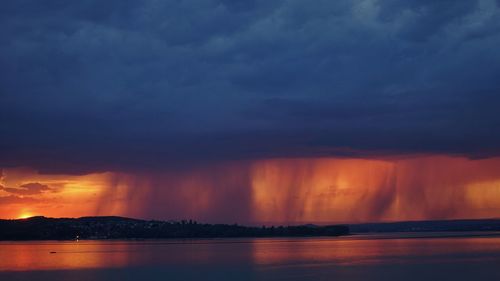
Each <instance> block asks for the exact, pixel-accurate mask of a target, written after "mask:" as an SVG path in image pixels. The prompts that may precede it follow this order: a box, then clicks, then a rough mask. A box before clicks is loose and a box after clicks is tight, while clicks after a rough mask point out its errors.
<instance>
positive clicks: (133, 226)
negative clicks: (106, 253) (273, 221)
mask: <svg viewBox="0 0 500 281" xmlns="http://www.w3.org/2000/svg"><path fill="white" fill-rule="evenodd" d="M346 234H349V228H348V227H347V226H345V225H332V226H320V227H318V226H314V227H313V226H306V225H303V226H279V227H247V226H240V225H236V224H234V225H228V224H201V223H198V222H196V221H192V220H189V221H178V222H172V221H168V222H167V221H156V220H139V219H131V218H124V217H82V218H46V217H32V218H27V219H18V220H0V240H74V239H165V238H217V237H288V236H295V237H298V236H304V237H305V236H339V235H346Z"/></svg>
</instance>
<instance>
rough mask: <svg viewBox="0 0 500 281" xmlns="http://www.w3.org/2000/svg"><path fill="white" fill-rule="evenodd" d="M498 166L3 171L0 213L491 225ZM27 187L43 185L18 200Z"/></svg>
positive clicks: (321, 163)
mask: <svg viewBox="0 0 500 281" xmlns="http://www.w3.org/2000/svg"><path fill="white" fill-rule="evenodd" d="M498 167H500V158H490V159H482V160H470V159H467V158H460V157H445V156H425V157H424V156H422V157H413V158H405V159H399V158H398V159H343V158H329V159H327V158H300V159H299V158H296V159H270V160H261V161H255V162H252V163H238V162H234V163H227V164H223V165H222V164H221V165H218V166H213V167H206V168H197V169H193V170H186V171H182V172H176V173H171V172H168V171H165V172H161V173H147V174H144V173H142V174H134V173H99V174H88V175H82V176H71V175H47V174H45V175H43V174H39V173H37V172H36V171H33V170H28V169H4V170H3V174H4V177H3V179H2V182H1V185H2V186H5V187H16V189H15V190H13V189H12V188H10V189H9V188H4V189H3V190H1V191H0V195H1V197H0V200H2V204H1V205H0V214H1V216H2V218H26V217H30V216H34V215H43V216H50V217H79V216H94V215H121V216H133V217H146V218H160V219H186V218H189V219H191V218H192V219H197V220H202V221H209V222H211V221H216V222H233V221H243V222H248V223H294V222H295V223H299V222H319V223H328V222H366V221H395V220H423V219H458V218H490V217H500V207H499V206H500V174H499V171H498ZM29 183H37V184H41V185H43V186H47V187H46V188H43V191H38V189H37V192H36V193H34V194H30V195H19V194H17V193H20V192H21V191H20V190H21V189H22V188H19V187H21V186H25V188H26V186H29V185H27V184H29ZM16 192H17V193H16ZM23 192H24V193H27V192H28V191H23Z"/></svg>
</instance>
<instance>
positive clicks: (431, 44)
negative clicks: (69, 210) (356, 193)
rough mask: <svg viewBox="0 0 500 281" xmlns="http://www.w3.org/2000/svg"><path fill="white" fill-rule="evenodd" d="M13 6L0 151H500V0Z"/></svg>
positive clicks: (138, 155) (25, 155)
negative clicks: (499, 80) (499, 47)
mask: <svg viewBox="0 0 500 281" xmlns="http://www.w3.org/2000/svg"><path fill="white" fill-rule="evenodd" d="M1 6H2V7H1V9H0V73H1V74H2V75H0V125H1V126H0V128H1V135H2V137H1V138H0V166H31V167H34V168H37V169H40V170H42V171H46V172H75V173H86V172H90V171H103V170H127V169H132V170H137V169H157V168H164V167H181V166H184V165H193V164H199V163H205V162H212V161H220V160H232V159H256V158H270V157H276V156H279V157H288V156H324V155H332V154H334V155H335V154H343V153H347V154H363V153H366V152H370V153H380V152H382V153H396V154H398V153H421V152H423V153H444V154H447V153H453V154H455V153H459V154H465V155H468V156H470V157H485V156H490V155H494V154H495V155H498V152H499V151H500V146H499V144H500V131H499V130H497V128H498V127H499V125H500V115H499V114H498V113H497V112H498V108H499V106H500V95H499V90H500V84H499V83H498V77H499V74H500V51H499V50H498V48H497V46H499V45H500V8H499V2H498V1H494V0H477V1H451V0H449V1H403V0H391V1H375V0H365V1H344V0H341V1H315V3H314V5H312V4H311V3H310V2H308V1H260V0H255V1H209V0H200V1H190V0H185V1H105V2H103V1H85V2H81V3H73V2H67V1H4V2H2V3H1ZM346 151H347V152H346ZM353 151H354V152H353Z"/></svg>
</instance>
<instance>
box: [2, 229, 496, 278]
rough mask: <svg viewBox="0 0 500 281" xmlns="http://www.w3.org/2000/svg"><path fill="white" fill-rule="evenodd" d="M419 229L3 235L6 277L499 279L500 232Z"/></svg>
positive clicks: (3, 265) (3, 271)
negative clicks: (282, 234) (87, 237)
mask: <svg viewBox="0 0 500 281" xmlns="http://www.w3.org/2000/svg"><path fill="white" fill-rule="evenodd" d="M426 235H428V234H426ZM418 236H419V235H418V234H417V235H415V234H404V235H397V234H392V235H381V236H369V235H368V236H356V237H354V236H351V237H342V238H297V239H295V238H293V239H221V240H183V241H182V240H176V241H172V240H164V241H139V242H131V241H79V242H53V241H47V242H2V243H0V280H2V281H3V280H35V281H36V280H82V281H83V280H334V279H337V280H424V279H427V280H478V279H483V278H484V279H487V278H488V279H489V280H500V236H498V235H493V236H490V237H470V236H469V237H447V238H443V237H439V236H442V235H441V234H435V235H431V236H436V237H425V238H423V237H418ZM51 252H56V253H51Z"/></svg>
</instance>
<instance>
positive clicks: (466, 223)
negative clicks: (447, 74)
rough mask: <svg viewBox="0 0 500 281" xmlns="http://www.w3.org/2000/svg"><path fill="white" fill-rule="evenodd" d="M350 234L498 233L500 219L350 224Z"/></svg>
mask: <svg viewBox="0 0 500 281" xmlns="http://www.w3.org/2000/svg"><path fill="white" fill-rule="evenodd" d="M349 229H350V231H351V232H352V233H368V232H447V231H500V219H480V220H435V221H405V222H388V223H362V224H351V225H349Z"/></svg>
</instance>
